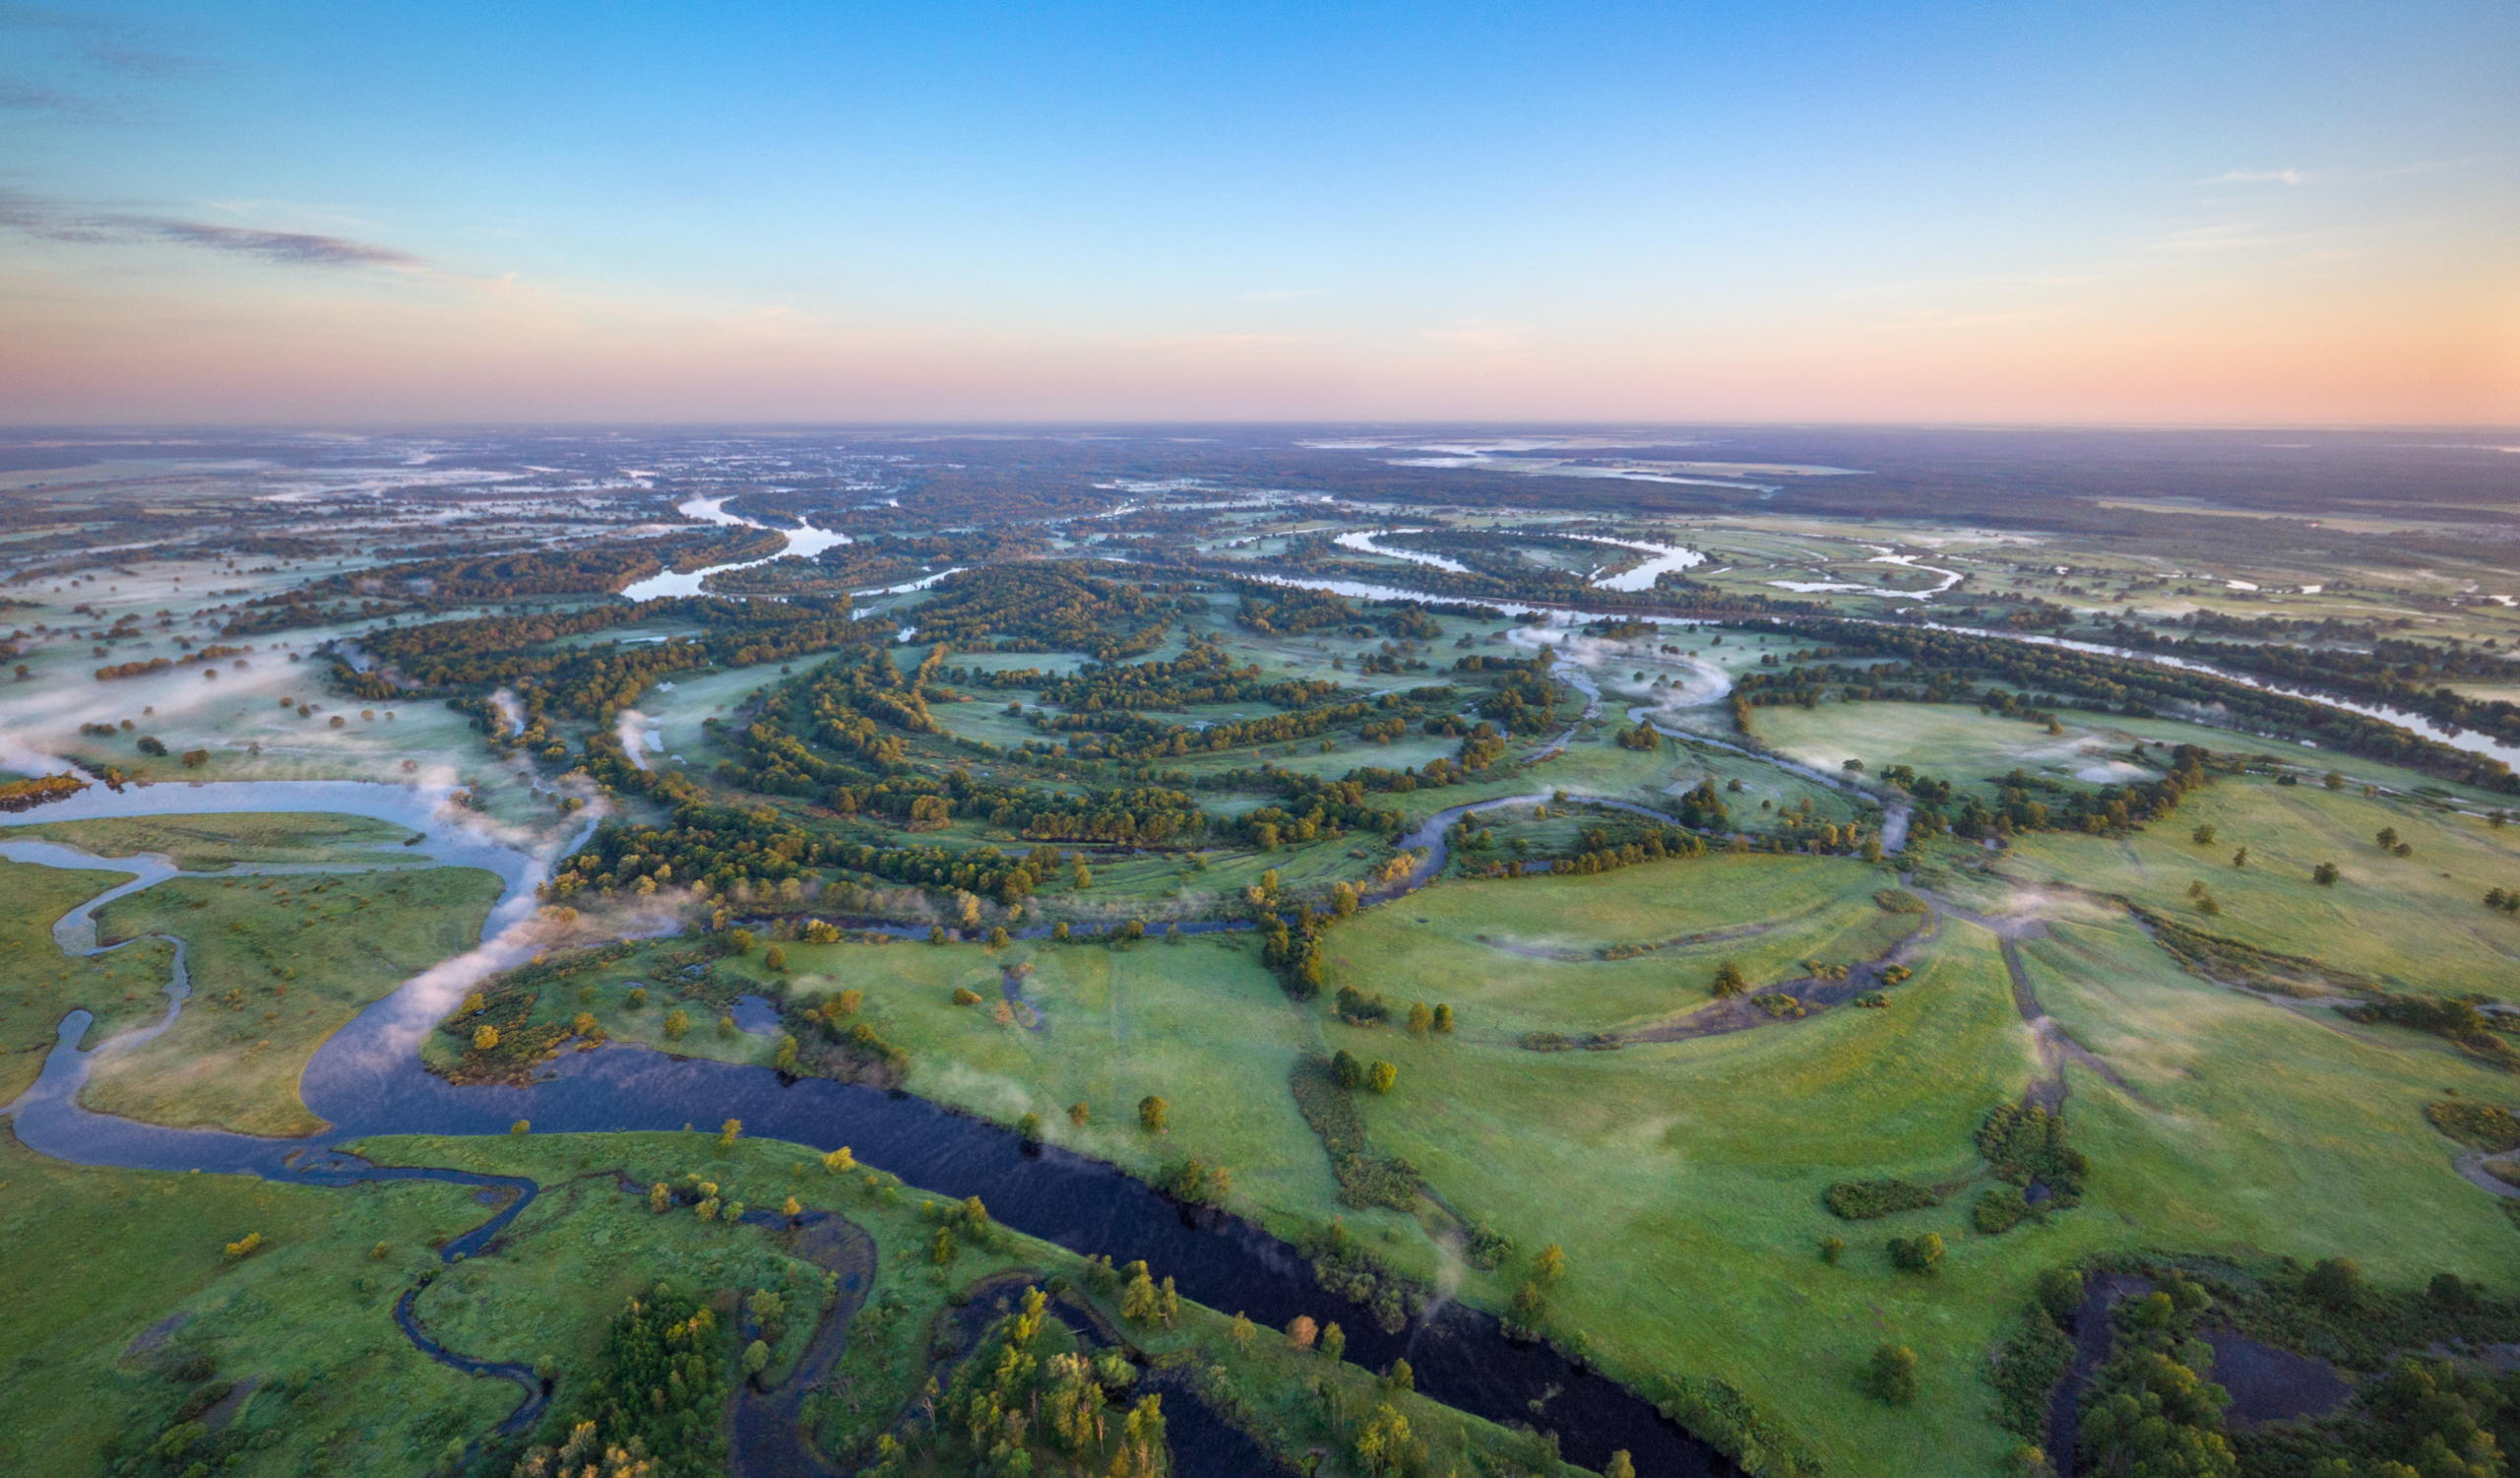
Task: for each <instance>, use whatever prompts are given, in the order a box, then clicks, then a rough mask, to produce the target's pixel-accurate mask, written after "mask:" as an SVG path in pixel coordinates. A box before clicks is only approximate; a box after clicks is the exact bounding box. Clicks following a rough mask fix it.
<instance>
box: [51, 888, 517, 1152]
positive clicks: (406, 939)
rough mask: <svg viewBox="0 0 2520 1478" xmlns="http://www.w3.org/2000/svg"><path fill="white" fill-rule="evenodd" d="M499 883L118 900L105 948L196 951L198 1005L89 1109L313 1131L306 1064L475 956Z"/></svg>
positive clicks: (195, 892) (102, 1076)
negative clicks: (328, 1044)
mask: <svg viewBox="0 0 2520 1478" xmlns="http://www.w3.org/2000/svg"><path fill="white" fill-rule="evenodd" d="M499 891H500V883H499V879H498V878H497V877H496V876H495V875H493V874H492V873H489V872H485V871H482V870H480V869H478V868H410V869H397V870H393V871H385V872H336V873H292V874H286V875H281V876H262V877H256V876H241V877H175V878H169V879H167V880H166V881H164V882H161V883H159V884H158V885H157V886H156V887H152V888H147V889H144V890H142V891H141V892H138V893H134V894H131V895H130V896H128V897H125V898H121V899H117V900H115V901H114V902H113V903H110V904H108V905H106V906H105V908H104V909H102V910H101V911H100V912H99V914H98V917H97V925H98V932H99V935H100V936H101V937H102V938H103V939H104V940H105V941H106V942H109V943H110V942H112V941H113V940H116V939H131V938H138V937H140V936H142V935H144V934H158V933H163V934H171V935H173V936H175V937H177V938H180V939H182V940H183V941H184V943H185V958H186V963H187V965H188V967H189V968H190V971H191V974H192V987H193V990H192V998H191V1000H190V1001H189V1002H187V1004H186V1005H185V1007H184V1010H183V1014H182V1015H180V1016H179V1017H177V1018H176V1020H175V1024H174V1025H173V1026H172V1027H171V1028H169V1029H168V1030H167V1031H166V1032H165V1033H164V1034H163V1035H161V1036H158V1037H157V1038H155V1039H153V1040H151V1041H149V1042H146V1043H143V1044H142V1045H140V1046H138V1047H134V1048H130V1049H127V1050H117V1051H115V1052H112V1053H108V1054H105V1055H103V1056H101V1057H99V1058H98V1059H97V1060H96V1061H95V1065H94V1068H93V1073H92V1076H91V1077H90V1079H89V1083H88V1086H87V1088H86V1090H85V1091H84V1092H83V1093H82V1095H81V1101H82V1102H84V1103H86V1104H87V1105H88V1106H89V1107H90V1108H93V1109H96V1110H99V1111H102V1112H105V1113H110V1114H121V1115H124V1116H126V1117H128V1118H133V1119H140V1120H145V1121H147V1122H149V1123H152V1124H166V1125H203V1126H212V1127H219V1128H228V1129H236V1130H240V1131H242V1132H246V1133H254V1134H267V1135H291V1134H306V1133H312V1132H314V1131H315V1130H317V1129H320V1128H322V1127H323V1126H324V1125H323V1123H322V1121H320V1120H318V1119H317V1118H315V1116H314V1115H312V1114H310V1113H308V1112H307V1111H306V1109H305V1107H304V1106H303V1105H302V1104H300V1103H299V1102H298V1098H297V1078H298V1074H299V1073H300V1072H301V1071H303V1070H304V1068H305V1066H306V1061H307V1059H309V1058H311V1057H313V1056H314V1054H315V1049H316V1048H318V1047H320V1046H322V1045H323V1043H324V1040H325V1039H326V1038H328V1037H330V1036H331V1035H332V1034H333V1033H334V1032H336V1031H338V1030H340V1029H341V1028H342V1027H343V1026H344V1025H346V1024H347V1023H348V1021H349V1019H350V1018H351V1017H352V1016H355V1015H357V1014H358V1012H359V1011H360V1010H361V1009H363V1008H364V1007H366V1006H367V1005H369V1004H371V1003H372V1002H374V1001H377V1000H379V999H382V998H383V997H384V996H388V995H391V994H392V993H393V991H394V990H395V988H396V987H398V986H400V985H402V984H403V982H405V981H406V980H409V979H410V977H412V976H414V975H416V974H418V973H419V972H420V971H422V970H425V969H427V968H428V967H429V966H431V965H434V964H436V963H438V962H439V961H441V960H444V959H449V958H452V957H453V956H455V955H459V954H462V953H463V952H464V951H466V950H468V949H471V948H472V947H473V946H474V945H475V944H478V943H479V942H480V939H481V924H482V921H483V920H484V919H486V918H487V917H488V915H489V911H490V906H491V905H492V904H493V903H495V902H496V901H497V899H498V896H499Z"/></svg>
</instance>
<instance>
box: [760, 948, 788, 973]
mask: <svg viewBox="0 0 2520 1478" xmlns="http://www.w3.org/2000/svg"><path fill="white" fill-rule="evenodd" d="M761 963H762V965H763V967H764V968H766V969H768V970H770V971H771V972H773V973H774V974H775V973H778V972H780V971H784V970H786V969H787V968H788V951H787V950H785V949H782V948H780V947H779V946H778V945H776V944H773V945H771V946H770V950H769V952H768V953H766V954H764V955H763V956H762V957H761Z"/></svg>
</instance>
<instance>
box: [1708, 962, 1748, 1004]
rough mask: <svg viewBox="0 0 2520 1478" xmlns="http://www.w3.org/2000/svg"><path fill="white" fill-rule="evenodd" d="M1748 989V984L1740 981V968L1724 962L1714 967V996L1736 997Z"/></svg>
mask: <svg viewBox="0 0 2520 1478" xmlns="http://www.w3.org/2000/svg"><path fill="white" fill-rule="evenodd" d="M1748 989H1749V984H1748V982H1746V981H1744V980H1742V979H1741V967H1740V966H1738V965H1736V964H1734V963H1733V962H1732V961H1731V960H1726V961H1725V962H1724V963H1723V964H1721V965H1718V966H1716V967H1715V995H1716V996H1718V997H1722V996H1738V995H1740V994H1741V993H1742V992H1743V991H1746V990H1748Z"/></svg>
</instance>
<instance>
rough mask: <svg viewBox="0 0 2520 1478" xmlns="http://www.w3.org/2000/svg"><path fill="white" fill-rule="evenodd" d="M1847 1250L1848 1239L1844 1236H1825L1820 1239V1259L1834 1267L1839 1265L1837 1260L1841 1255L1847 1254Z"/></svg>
mask: <svg viewBox="0 0 2520 1478" xmlns="http://www.w3.org/2000/svg"><path fill="white" fill-rule="evenodd" d="M1846 1251H1847V1240H1846V1239H1845V1238H1843V1237H1823V1238H1821V1239H1820V1260H1821V1261H1823V1262H1826V1263H1828V1264H1829V1265H1831V1266H1832V1267H1834V1266H1836V1265H1837V1261H1838V1259H1839V1258H1840V1257H1842V1256H1845V1255H1846Z"/></svg>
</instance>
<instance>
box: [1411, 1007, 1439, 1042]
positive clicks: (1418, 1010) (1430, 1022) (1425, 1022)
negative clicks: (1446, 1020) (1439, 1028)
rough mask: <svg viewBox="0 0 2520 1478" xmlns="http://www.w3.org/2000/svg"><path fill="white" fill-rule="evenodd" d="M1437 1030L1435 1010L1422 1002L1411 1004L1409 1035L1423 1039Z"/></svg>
mask: <svg viewBox="0 0 2520 1478" xmlns="http://www.w3.org/2000/svg"><path fill="white" fill-rule="evenodd" d="M1434 1029H1435V1012H1434V1008H1433V1007H1431V1006H1429V1005H1427V1004H1426V1002H1424V1001H1422V1000H1415V1001H1411V1002H1410V1003H1409V1034H1410V1035H1411V1036H1413V1037H1422V1036H1424V1035H1426V1034H1427V1033H1428V1032H1430V1031H1433V1030H1434Z"/></svg>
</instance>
